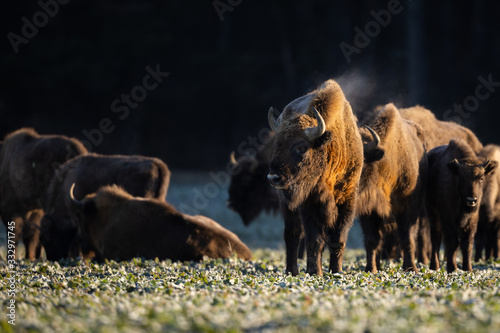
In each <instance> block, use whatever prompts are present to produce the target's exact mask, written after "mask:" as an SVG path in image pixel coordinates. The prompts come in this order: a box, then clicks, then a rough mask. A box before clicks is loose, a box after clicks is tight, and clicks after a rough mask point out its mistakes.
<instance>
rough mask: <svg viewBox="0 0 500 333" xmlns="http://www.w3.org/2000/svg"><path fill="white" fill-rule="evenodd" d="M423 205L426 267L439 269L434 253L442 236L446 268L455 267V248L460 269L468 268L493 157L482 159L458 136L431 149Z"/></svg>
mask: <svg viewBox="0 0 500 333" xmlns="http://www.w3.org/2000/svg"><path fill="white" fill-rule="evenodd" d="M428 158H429V179H428V180H429V181H428V185H427V209H428V214H429V219H430V225H431V240H432V256H431V264H430V268H431V269H433V270H437V269H439V259H438V253H439V248H440V246H441V237H443V238H444V245H445V256H446V259H447V271H448V272H453V271H455V270H456V269H457V262H456V256H457V249H458V246H459V244H460V248H461V251H462V256H463V265H462V269H463V270H465V271H472V264H471V258H472V244H473V241H474V234H475V233H476V228H477V222H478V218H479V207H480V205H481V197H482V195H483V182H484V178H485V176H486V175H488V174H489V173H491V172H492V171H493V170H494V169H495V167H496V162H495V161H483V160H480V159H479V158H477V157H476V154H475V153H474V151H473V149H472V148H471V147H470V146H469V145H468V144H467V143H466V142H465V141H463V140H461V139H452V140H450V142H449V144H448V145H447V146H439V147H436V148H434V149H432V150H431V151H430V152H429V154H428Z"/></svg>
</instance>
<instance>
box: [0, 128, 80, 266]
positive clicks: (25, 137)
mask: <svg viewBox="0 0 500 333" xmlns="http://www.w3.org/2000/svg"><path fill="white" fill-rule="evenodd" d="M86 153H87V150H86V149H85V147H84V146H83V145H82V144H81V143H80V142H79V141H78V140H76V139H74V138H68V137H66V136H62V135H39V134H38V133H37V132H36V131H35V130H34V129H31V128H22V129H19V130H17V131H15V132H12V133H10V134H8V135H7V136H6V137H5V140H4V142H3V145H2V149H1V152H0V189H1V191H0V213H1V216H2V220H3V222H4V224H7V223H8V222H9V221H12V220H15V221H16V239H15V242H16V244H17V241H18V239H19V238H20V237H23V240H24V243H25V244H24V245H25V247H26V249H27V252H26V254H27V257H28V258H29V259H36V258H38V257H39V256H40V245H39V232H38V230H37V226H39V224H40V218H41V215H42V214H41V212H40V211H39V209H41V208H42V207H43V202H44V198H45V193H46V190H47V188H48V186H49V183H50V180H51V179H52V176H53V175H54V172H55V170H56V169H57V167H58V166H59V165H61V164H63V163H64V162H65V161H67V160H69V159H70V158H72V157H74V156H77V155H81V154H86ZM25 232H26V235H25V234H24V233H25Z"/></svg>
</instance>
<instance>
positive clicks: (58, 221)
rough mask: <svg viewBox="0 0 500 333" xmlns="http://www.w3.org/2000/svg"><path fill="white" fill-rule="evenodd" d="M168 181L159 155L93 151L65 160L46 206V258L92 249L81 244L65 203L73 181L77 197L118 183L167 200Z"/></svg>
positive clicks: (138, 192) (56, 257) (86, 253)
mask: <svg viewBox="0 0 500 333" xmlns="http://www.w3.org/2000/svg"><path fill="white" fill-rule="evenodd" d="M169 181H170V171H169V169H168V168H167V166H166V165H165V163H163V161H161V160H160V159H157V158H151V157H144V156H121V155H109V156H106V155H98V154H93V153H91V154H87V155H82V156H78V157H75V158H74V159H72V160H70V161H68V162H66V163H65V164H64V165H62V166H61V167H60V168H59V169H58V170H57V172H56V174H55V175H54V177H53V179H52V182H51V184H50V187H49V189H48V196H47V200H46V202H45V207H44V208H45V215H44V217H43V220H42V242H43V246H44V248H45V253H46V255H47V259H49V260H59V259H61V258H64V257H75V256H78V255H79V253H80V250H81V251H82V254H83V255H84V256H87V255H88V254H89V252H90V250H92V249H90V248H87V247H86V244H79V238H78V236H77V231H78V229H77V224H76V219H75V216H74V215H72V212H71V210H70V209H68V206H67V205H66V201H67V198H68V191H69V189H70V187H71V185H72V184H73V183H76V191H75V195H76V197H77V198H83V197H84V196H86V195H87V194H90V193H94V192H96V191H97V190H98V189H99V188H100V187H101V186H104V185H112V184H116V185H118V186H121V187H123V188H124V189H125V190H127V191H128V192H129V193H131V194H132V195H134V196H139V197H145V198H157V199H161V200H165V197H166V195H167V189H168V185H169ZM80 247H82V248H81V249H80ZM90 255H91V253H90Z"/></svg>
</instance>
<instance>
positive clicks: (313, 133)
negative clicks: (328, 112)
mask: <svg viewBox="0 0 500 333" xmlns="http://www.w3.org/2000/svg"><path fill="white" fill-rule="evenodd" d="M312 110H313V113H314V117H315V118H316V121H317V122H318V126H315V127H308V128H306V129H305V130H304V133H305V134H306V136H307V137H308V138H309V140H315V139H317V138H319V137H320V136H322V135H323V134H324V133H325V131H326V125H325V121H324V120H323V117H322V116H321V114H320V113H319V112H318V110H316V108H314V107H313V108H312Z"/></svg>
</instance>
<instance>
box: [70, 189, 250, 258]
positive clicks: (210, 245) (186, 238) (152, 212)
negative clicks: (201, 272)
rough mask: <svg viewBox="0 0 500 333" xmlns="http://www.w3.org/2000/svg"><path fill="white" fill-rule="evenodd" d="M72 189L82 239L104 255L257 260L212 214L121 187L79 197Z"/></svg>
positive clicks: (101, 255)
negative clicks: (188, 210) (191, 213)
mask: <svg viewBox="0 0 500 333" xmlns="http://www.w3.org/2000/svg"><path fill="white" fill-rule="evenodd" d="M73 187H74V185H73V186H72V187H71V189H70V203H71V208H72V209H73V210H74V211H75V213H76V215H77V216H78V219H79V228H80V229H81V231H82V237H84V239H85V241H87V242H89V243H90V244H91V245H92V246H93V247H94V248H95V249H96V250H97V251H98V255H99V257H100V258H103V259H104V258H107V259H115V260H129V259H131V258H134V257H145V258H148V259H153V258H159V259H171V260H180V261H185V260H201V259H202V258H203V256H208V257H210V258H228V257H230V256H231V255H232V254H233V252H236V254H237V255H238V257H239V258H241V259H245V260H250V259H251V258H252V252H251V251H250V250H249V249H248V247H247V246H246V245H245V244H243V242H241V240H240V239H239V238H238V236H236V235H235V234H234V233H232V232H230V231H229V230H227V229H225V228H223V227H222V226H221V225H219V224H218V223H217V222H215V221H213V220H211V219H209V218H207V217H204V216H189V215H185V214H181V213H180V212H178V211H177V210H176V209H175V208H174V207H173V206H171V205H169V204H168V203H166V202H165V201H162V200H158V199H145V198H140V197H133V196H132V195H130V194H129V193H127V192H125V191H124V190H123V189H122V188H120V187H117V186H105V187H102V188H101V189H100V190H99V191H97V193H93V194H89V195H87V196H85V198H84V199H83V200H82V201H77V200H75V198H74V196H73Z"/></svg>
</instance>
